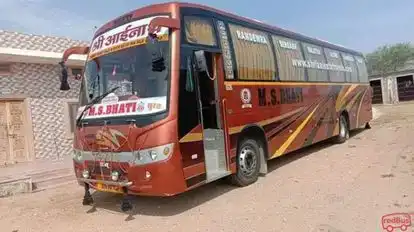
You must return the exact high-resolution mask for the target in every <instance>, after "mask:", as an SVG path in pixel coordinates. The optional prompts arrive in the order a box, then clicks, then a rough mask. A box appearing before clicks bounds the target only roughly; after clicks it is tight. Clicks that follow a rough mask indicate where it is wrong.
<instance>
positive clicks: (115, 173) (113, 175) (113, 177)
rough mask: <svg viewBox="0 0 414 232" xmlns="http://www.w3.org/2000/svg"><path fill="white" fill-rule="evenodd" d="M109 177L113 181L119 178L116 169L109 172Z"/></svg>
mask: <svg viewBox="0 0 414 232" xmlns="http://www.w3.org/2000/svg"><path fill="white" fill-rule="evenodd" d="M111 179H112V180H113V181H118V179H119V172H118V171H113V172H112V173H111Z"/></svg>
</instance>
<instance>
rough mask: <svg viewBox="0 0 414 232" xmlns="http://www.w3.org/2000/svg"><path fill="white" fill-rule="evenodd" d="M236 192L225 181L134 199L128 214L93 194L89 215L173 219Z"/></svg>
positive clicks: (113, 199)
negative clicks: (103, 213) (99, 212)
mask: <svg viewBox="0 0 414 232" xmlns="http://www.w3.org/2000/svg"><path fill="white" fill-rule="evenodd" d="M362 131H364V130H357V131H354V132H352V133H351V135H350V136H351V138H352V137H356V136H357V135H358V134H359V133H361V132H362ZM329 146H332V142H331V141H330V140H327V141H323V142H320V143H317V144H314V145H311V146H309V147H307V148H304V149H300V150H298V151H295V152H292V153H290V154H288V155H285V156H282V157H279V158H276V159H273V160H271V161H269V162H268V170H269V174H270V173H271V172H273V171H274V170H276V169H278V168H280V167H282V166H284V165H288V164H290V163H292V162H294V161H296V160H298V159H301V158H303V157H306V156H308V155H311V154H313V153H315V152H317V151H319V150H321V149H324V148H327V147H329ZM236 188H237V187H234V186H232V185H229V184H228V183H227V182H226V180H225V179H222V180H218V181H215V182H213V183H209V184H206V185H204V186H201V187H199V188H196V189H194V190H191V191H189V192H185V193H182V194H180V195H177V196H172V197H164V198H162V197H133V198H132V200H131V202H132V204H133V207H134V208H133V210H132V211H131V212H129V213H123V212H122V211H121V210H120V205H121V204H120V203H121V200H122V196H120V195H114V194H110V193H103V192H95V193H93V194H92V195H93V198H94V201H95V205H94V206H93V207H92V208H90V209H89V210H88V211H87V213H93V212H95V211H96V210H99V209H103V210H108V211H111V212H117V213H122V214H125V215H126V219H125V220H126V221H129V220H134V216H135V215H149V216H160V217H165V216H173V215H177V214H180V213H183V212H185V211H187V210H189V209H192V208H194V207H197V206H200V205H202V204H204V203H206V202H208V201H210V200H212V199H214V198H216V197H219V196H221V195H224V194H226V193H228V192H230V191H232V190H234V189H236Z"/></svg>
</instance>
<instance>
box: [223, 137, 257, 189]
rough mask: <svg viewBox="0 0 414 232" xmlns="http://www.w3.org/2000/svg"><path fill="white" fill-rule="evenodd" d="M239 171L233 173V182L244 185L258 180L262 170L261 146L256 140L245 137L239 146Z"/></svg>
mask: <svg viewBox="0 0 414 232" xmlns="http://www.w3.org/2000/svg"><path fill="white" fill-rule="evenodd" d="M236 165H237V171H236V173H235V174H233V175H232V176H231V177H230V178H231V182H232V183H233V184H234V185H237V186H240V187H244V186H247V185H250V184H252V183H254V182H256V181H257V179H258V178H259V170H260V148H259V144H258V142H257V141H256V140H254V139H250V138H245V139H243V140H242V141H241V142H240V143H239V145H238V148H237V160H236Z"/></svg>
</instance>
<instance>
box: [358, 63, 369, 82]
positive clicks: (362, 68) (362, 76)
mask: <svg viewBox="0 0 414 232" xmlns="http://www.w3.org/2000/svg"><path fill="white" fill-rule="evenodd" d="M355 60H356V64H357V67H358V74H359V82H361V83H368V71H367V66H366V63H365V59H364V58H363V57H358V56H356V57H355Z"/></svg>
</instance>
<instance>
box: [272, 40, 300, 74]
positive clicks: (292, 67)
mask: <svg viewBox="0 0 414 232" xmlns="http://www.w3.org/2000/svg"><path fill="white" fill-rule="evenodd" d="M272 40H273V44H274V47H275V52H276V61H277V62H278V64H277V66H278V67H279V77H280V80H282V81H305V67H306V62H305V60H304V57H303V54H302V51H301V49H300V43H299V42H298V41H296V40H293V39H289V38H285V37H281V36H272Z"/></svg>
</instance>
